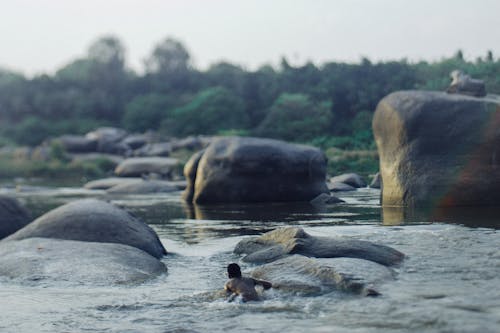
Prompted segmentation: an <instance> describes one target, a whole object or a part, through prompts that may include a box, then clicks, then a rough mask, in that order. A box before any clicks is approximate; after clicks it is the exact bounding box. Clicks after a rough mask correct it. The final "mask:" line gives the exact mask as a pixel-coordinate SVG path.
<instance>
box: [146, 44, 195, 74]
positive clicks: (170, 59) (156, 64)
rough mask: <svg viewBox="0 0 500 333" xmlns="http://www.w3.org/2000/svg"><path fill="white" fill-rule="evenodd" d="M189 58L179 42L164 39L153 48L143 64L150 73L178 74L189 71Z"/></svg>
mask: <svg viewBox="0 0 500 333" xmlns="http://www.w3.org/2000/svg"><path fill="white" fill-rule="evenodd" d="M190 58H191V56H190V55H189V52H188V51H187V50H186V48H185V47H184V45H183V44H182V43H181V42H180V41H178V40H176V39H173V38H166V39H164V40H163V41H161V42H160V43H158V44H157V45H156V46H155V48H154V49H153V53H152V54H151V55H150V56H149V58H148V59H146V61H145V64H146V69H147V71H148V72H150V73H161V74H178V73H182V72H185V71H187V70H189V69H190Z"/></svg>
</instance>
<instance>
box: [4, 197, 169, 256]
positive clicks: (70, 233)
mask: <svg viewBox="0 0 500 333" xmlns="http://www.w3.org/2000/svg"><path fill="white" fill-rule="evenodd" d="M33 237H43V238H56V239H67V240H79V241H85V242H100V243H118V244H125V245H129V246H133V247H136V248H138V249H141V250H143V251H145V252H147V253H149V254H151V255H152V256H154V257H156V258H160V257H161V256H163V255H164V254H166V251H165V248H164V247H163V245H162V244H161V242H160V240H159V238H158V236H157V235H156V233H155V232H154V230H153V229H151V228H150V227H149V226H148V225H146V224H145V223H143V222H141V221H139V220H138V219H137V218H135V217H133V216H132V215H130V214H129V213H128V212H126V211H125V210H123V209H120V208H118V207H116V206H114V205H112V204H109V203H106V202H104V201H100V200H95V199H83V200H77V201H74V202H71V203H69V204H66V205H63V206H61V207H58V208H56V209H54V210H51V211H50V212H48V213H46V214H44V215H42V216H40V217H39V218H37V219H36V220H35V221H33V222H32V223H30V224H28V225H27V226H26V227H24V228H22V229H20V230H18V231H17V232H16V233H14V234H12V235H10V236H9V237H7V238H5V239H4V240H3V241H2V242H4V241H12V240H21V239H25V238H33Z"/></svg>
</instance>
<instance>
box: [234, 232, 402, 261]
mask: <svg viewBox="0 0 500 333" xmlns="http://www.w3.org/2000/svg"><path fill="white" fill-rule="evenodd" d="M234 252H235V253H237V254H246V256H245V257H243V261H246V262H251V263H265V262H272V261H275V260H277V259H281V258H283V257H286V256H288V255H291V254H301V255H304V256H307V257H316V258H336V257H348V258H359V259H364V260H370V261H373V262H376V263H379V264H381V265H385V266H391V265H397V264H399V263H400V262H401V261H402V260H403V259H404V254H403V253H401V252H399V251H397V250H396V249H393V248H391V247H389V246H385V245H379V244H375V243H372V242H368V241H362V240H355V239H335V238H330V237H314V236H311V235H309V234H308V233H306V232H305V231H304V230H303V229H302V228H297V227H286V228H279V229H275V230H273V231H270V232H267V233H265V234H263V235H262V236H259V237H249V238H245V239H243V240H241V241H240V242H239V243H238V244H236V247H235V249H234Z"/></svg>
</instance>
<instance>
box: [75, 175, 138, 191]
mask: <svg viewBox="0 0 500 333" xmlns="http://www.w3.org/2000/svg"><path fill="white" fill-rule="evenodd" d="M142 180H143V179H142V178H140V177H135V178H134V177H109V178H103V179H97V180H92V181H90V182H88V183H86V184H85V185H83V187H84V188H86V189H88V190H107V189H109V188H112V187H114V186H117V185H125V184H133V183H138V182H141V181H142Z"/></svg>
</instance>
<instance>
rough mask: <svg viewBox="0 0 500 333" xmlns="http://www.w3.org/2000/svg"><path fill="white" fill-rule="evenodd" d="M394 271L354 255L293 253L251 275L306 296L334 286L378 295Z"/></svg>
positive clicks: (327, 290) (358, 292) (284, 289)
mask: <svg viewBox="0 0 500 333" xmlns="http://www.w3.org/2000/svg"><path fill="white" fill-rule="evenodd" d="M393 275H394V272H393V271H392V270H391V269H389V268H387V267H385V266H382V265H379V264H376V263H373V262H371V261H367V260H363V259H353V258H321V259H316V258H308V257H305V256H302V255H297V254H296V255H291V256H288V257H286V258H282V259H279V260H276V261H274V262H272V263H268V264H265V265H262V266H259V267H257V268H255V269H254V270H253V271H252V272H251V276H252V277H254V278H256V279H262V280H267V281H272V283H273V288H276V289H278V290H280V291H285V292H292V293H299V294H302V295H311V294H319V293H324V292H329V291H331V290H332V289H338V290H341V291H347V292H352V293H356V294H360V295H363V296H377V295H379V293H378V292H377V291H376V290H375V288H376V286H377V285H379V284H381V283H383V282H386V281H389V280H392V279H393Z"/></svg>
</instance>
